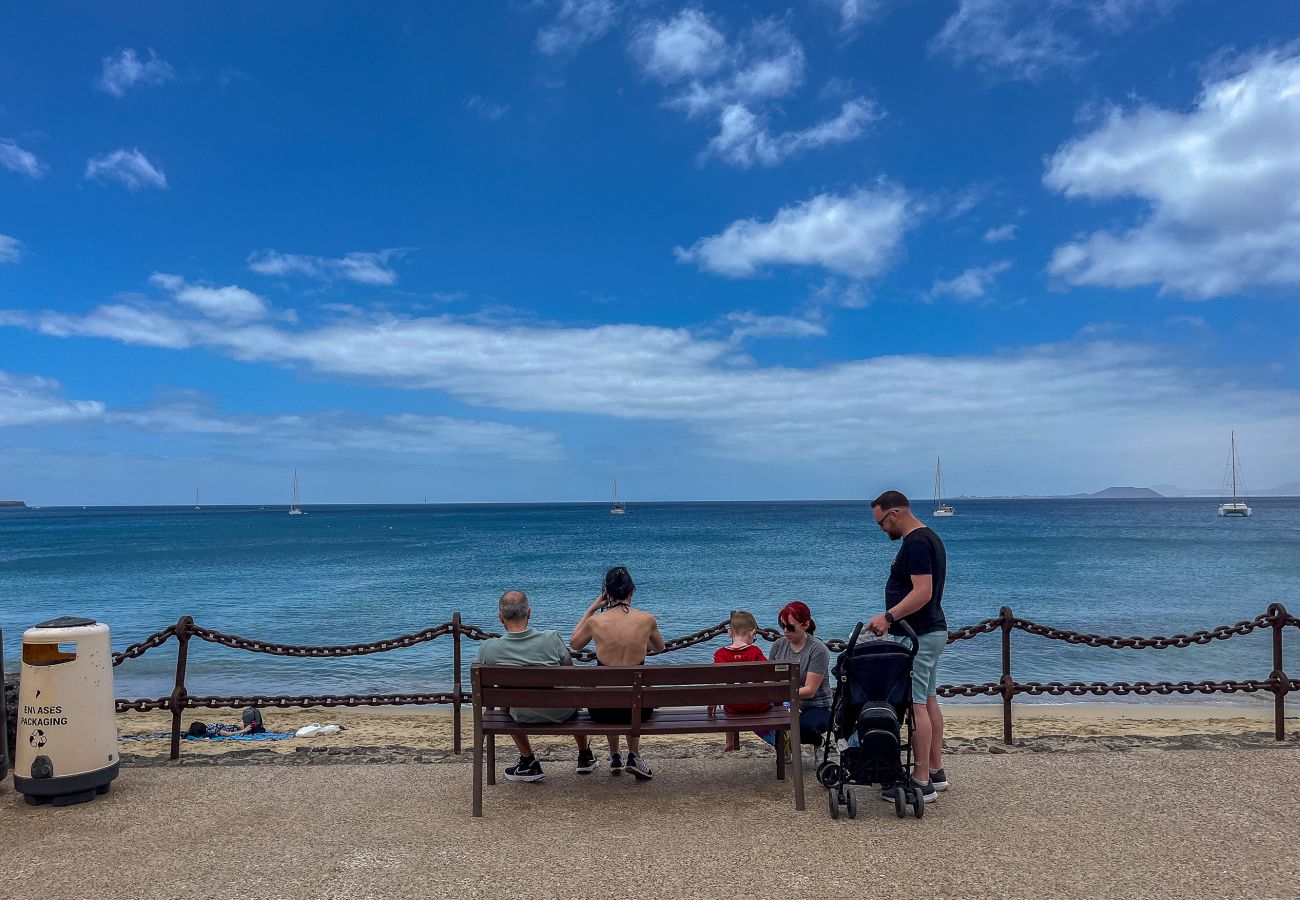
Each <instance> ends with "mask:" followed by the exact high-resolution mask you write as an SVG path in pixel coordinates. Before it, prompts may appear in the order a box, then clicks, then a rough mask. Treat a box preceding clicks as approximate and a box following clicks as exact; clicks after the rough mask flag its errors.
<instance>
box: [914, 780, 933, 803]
mask: <svg viewBox="0 0 1300 900" xmlns="http://www.w3.org/2000/svg"><path fill="white" fill-rule="evenodd" d="M912 787H914V788H918V787H919V788H920V789H921V797H922V799H924V800H925V802H926V803H933V802H934V801H936V800H938V799H939V791H938V790H936V789H935V786H934V782H933V781H927V782H926V783H925V784H921V782H919V781H917V780H916V779H915V778H913V779H912Z"/></svg>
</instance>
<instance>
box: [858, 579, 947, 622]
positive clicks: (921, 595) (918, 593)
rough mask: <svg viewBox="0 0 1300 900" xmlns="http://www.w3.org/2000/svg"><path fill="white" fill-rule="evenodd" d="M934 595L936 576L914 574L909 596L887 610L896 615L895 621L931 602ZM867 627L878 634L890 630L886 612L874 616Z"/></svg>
mask: <svg viewBox="0 0 1300 900" xmlns="http://www.w3.org/2000/svg"><path fill="white" fill-rule="evenodd" d="M933 595H934V576H933V575H913V576H912V589H911V590H910V591H908V593H907V596H906V597H904V598H903V599H902V600H899V601H898V602H897V603H895V604H894V605H893V606H891V607H890V608H889V609H887V610H885V612H887V613H889V614H890V615H892V616H893V617H894V621H895V622H897V621H898V620H899V619H902V618H905V617H907V616H910V615H911V614H912V613H914V612H916V611H917V610H918V609H920V608H921V607H923V606H925V604H927V603H929V602H930V597H932V596H933ZM867 627H868V628H869V629H871V630H872V631H874V632H875V633H876V634H884V633H885V632H887V631H888V630H889V622H888V620H887V619H885V613H881V614H880V615H878V616H873V617H872V619H871V621H870V622H868V623H867Z"/></svg>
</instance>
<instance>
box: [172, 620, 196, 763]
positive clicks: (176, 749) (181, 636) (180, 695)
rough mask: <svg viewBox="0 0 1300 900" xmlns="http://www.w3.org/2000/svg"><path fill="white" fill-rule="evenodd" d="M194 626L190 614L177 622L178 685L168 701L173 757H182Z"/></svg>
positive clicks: (173, 689)
mask: <svg viewBox="0 0 1300 900" xmlns="http://www.w3.org/2000/svg"><path fill="white" fill-rule="evenodd" d="M193 626H194V620H193V619H192V618H190V617H189V616H181V617H180V619H179V620H178V621H177V622H176V640H177V641H178V642H179V644H180V646H178V647H177V648H176V686H175V687H174V688H172V695H171V700H170V702H169V703H168V706H169V707H170V708H171V711H172V752H171V758H172V759H180V757H181V710H182V709H183V708H184V703H185V698H186V697H187V696H188V692H187V691H186V690H185V664H186V663H187V662H188V661H189V655H190V630H191V629H192V628H193Z"/></svg>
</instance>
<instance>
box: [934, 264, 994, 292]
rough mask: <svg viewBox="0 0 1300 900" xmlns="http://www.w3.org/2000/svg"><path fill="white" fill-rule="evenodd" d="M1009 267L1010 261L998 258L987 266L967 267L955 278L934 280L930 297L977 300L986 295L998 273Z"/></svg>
mask: <svg viewBox="0 0 1300 900" xmlns="http://www.w3.org/2000/svg"><path fill="white" fill-rule="evenodd" d="M1009 268H1011V263H1009V262H1007V261H1006V260H1000V261H998V262H995V263H990V264H989V265H987V266H982V267H978V268H971V269H967V270H966V271H965V272H962V273H961V274H960V275H958V276H957V277H956V278H948V279H940V280H936V281H935V283H934V286H933V287H931V288H930V296H931V297H953V298H954V299H957V300H978V299H979V298H981V297H983V296H984V295H986V294H987V293H988V291H989V288H990V287H992V286H993V283H994V282H995V281H997V277H998V275H1000V274H1002V273H1003V272H1005V271H1006V270H1007V269H1009Z"/></svg>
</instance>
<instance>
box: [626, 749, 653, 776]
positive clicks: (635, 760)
mask: <svg viewBox="0 0 1300 900" xmlns="http://www.w3.org/2000/svg"><path fill="white" fill-rule="evenodd" d="M627 770H628V771H629V772H631V773H632V774H633V775H635V776H636V777H637V780H638V781H649V780H650V779H651V778H654V777H655V776H654V773H653V772H651V771H650V767H649V766H647V765H646V764H645V760H644V759H642V758H641V757H639V756H637V755H636V754H635V753H629V754H628V755H627Z"/></svg>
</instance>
